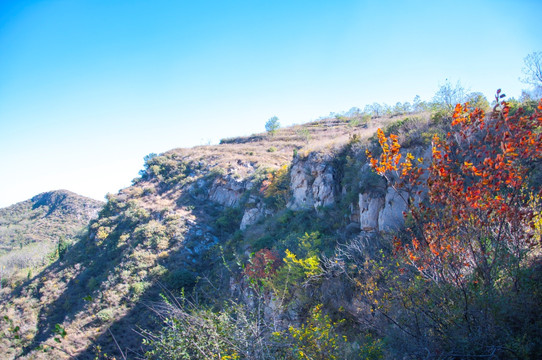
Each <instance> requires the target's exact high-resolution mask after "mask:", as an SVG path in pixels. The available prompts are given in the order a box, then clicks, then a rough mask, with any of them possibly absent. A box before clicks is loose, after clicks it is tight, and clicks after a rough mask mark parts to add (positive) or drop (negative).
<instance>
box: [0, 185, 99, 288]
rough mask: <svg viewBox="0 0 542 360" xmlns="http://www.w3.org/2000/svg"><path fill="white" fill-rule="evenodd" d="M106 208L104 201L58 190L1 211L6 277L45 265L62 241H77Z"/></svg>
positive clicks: (0, 251) (0, 257) (0, 261)
mask: <svg viewBox="0 0 542 360" xmlns="http://www.w3.org/2000/svg"><path fill="white" fill-rule="evenodd" d="M102 206H103V203H102V202H100V201H96V200H93V199H89V198H86V197H83V196H80V195H77V194H75V193H72V192H69V191H66V190H57V191H51V192H46V193H42V194H39V195H36V196H34V197H33V198H32V199H29V200H26V201H23V202H20V203H17V204H14V205H12V206H9V207H6V208H3V209H0V267H1V268H2V269H3V274H2V277H3V278H5V277H6V276H9V275H10V274H12V273H13V272H14V271H16V270H19V269H24V268H27V269H31V268H33V267H36V266H39V265H41V264H42V262H43V261H44V258H45V256H46V255H48V254H49V253H50V252H51V251H52V250H53V248H55V247H56V246H57V244H58V243H59V241H60V240H62V241H64V242H72V241H74V239H75V237H76V236H77V235H78V234H79V232H80V231H82V230H83V229H84V228H85V227H86V225H87V224H88V222H89V221H90V219H92V218H94V217H96V216H97V215H98V211H99V210H100V209H101V208H102Z"/></svg>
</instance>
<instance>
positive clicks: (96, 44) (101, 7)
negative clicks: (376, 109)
mask: <svg viewBox="0 0 542 360" xmlns="http://www.w3.org/2000/svg"><path fill="white" fill-rule="evenodd" d="M541 13H542V2H540V1H521V0H518V1H498V0H493V1H483V0H481V1H472V0H471V1H461V0H458V1H434V0H433V1H421V0H420V1H414V0H413V1H407V0H405V1H386V0H383V1H346V0H345V1H341V0H337V1H317V0H312V1H293V0H289V1H279V0H276V1H268V0H266V1H263V0H262V1H233V0H230V1H180V0H178V1H160V0H153V1H149V0H145V1H143V0H130V1H127V0H126V1H122V0H117V1H111V0H101V1H100V0H92V1H90V0H88V1H86V0H63V1H61V0H49V1H46V0H42V1H25V0H17V1H6V0H2V1H0V155H1V158H2V173H1V176H0V206H7V205H10V204H12V203H15V202H18V201H22V200H25V199H28V198H30V197H32V196H33V195H36V194H38V193H40V192H43V191H48V190H53V189H60V188H64V189H68V190H71V191H74V192H77V193H80V194H82V195H86V196H90V197H94V198H97V199H103V197H104V195H105V194H106V193H107V192H111V193H115V192H116V191H118V190H119V189H120V188H122V187H126V186H128V185H130V182H131V180H132V179H133V178H134V177H136V176H137V173H138V171H139V170H140V169H141V168H142V165H143V157H144V156H145V155H146V154H148V153H151V152H154V153H160V152H163V151H167V150H169V149H173V148H177V147H190V146H194V145H201V144H207V143H209V142H210V143H217V142H218V140H219V139H220V138H224V137H231V136H237V135H249V134H252V133H256V132H262V131H264V124H265V122H266V120H267V119H268V118H270V117H271V116H274V115H276V116H278V117H279V119H280V122H281V124H283V125H289V124H293V123H303V122H306V121H310V120H314V119H316V118H318V117H320V116H323V115H326V114H329V113H330V112H340V111H346V110H348V109H350V108H351V107H353V106H358V107H361V108H363V107H364V106H365V105H366V104H369V103H373V102H380V103H388V104H395V103H396V102H397V101H401V102H404V101H412V99H413V98H414V97H415V96H416V95H420V96H421V97H422V99H425V100H429V99H431V97H432V96H433V94H434V93H435V92H436V91H437V89H438V87H439V85H440V84H443V83H444V81H445V80H446V79H449V80H450V81H452V83H455V82H456V81H458V80H459V81H461V83H462V84H463V85H464V86H465V87H467V88H469V89H470V90H472V91H481V92H483V93H485V94H486V96H487V97H488V98H490V99H491V96H492V94H493V93H494V92H495V91H496V89H497V88H503V90H504V92H505V93H506V94H508V95H509V96H515V97H518V96H519V95H520V94H521V89H523V88H527V86H526V85H524V84H522V83H520V82H519V81H518V77H520V76H521V68H522V66H523V58H524V57H525V56H526V55H527V54H529V53H531V52H534V51H542V27H541V26H540V22H539V15H540V14H541Z"/></svg>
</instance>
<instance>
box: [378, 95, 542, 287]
mask: <svg viewBox="0 0 542 360" xmlns="http://www.w3.org/2000/svg"><path fill="white" fill-rule="evenodd" d="M540 110H542V102H541V103H540V105H539V109H538V111H537V112H536V113H534V114H532V115H530V116H524V115H523V114H522V112H521V111H519V112H517V113H515V114H514V115H510V114H509V111H510V108H509V106H508V104H507V103H506V102H502V103H501V105H500V107H495V109H494V110H493V111H492V112H491V113H490V114H488V115H487V116H486V114H485V113H484V111H483V110H481V109H478V108H476V109H472V108H471V107H469V105H468V104H465V105H463V106H461V105H457V106H456V107H455V111H454V114H453V121H452V124H451V125H452V128H451V131H450V132H448V134H447V136H446V137H445V138H444V139H441V138H440V137H439V136H438V135H435V136H434V138H433V144H432V159H431V162H430V163H429V164H427V165H426V167H424V166H423V162H424V161H423V159H418V160H415V159H414V157H413V156H412V155H411V154H409V153H407V154H406V155H405V156H403V154H401V152H400V149H401V146H400V145H399V143H398V141H397V137H396V136H395V135H393V134H392V135H390V137H389V138H387V137H386V136H385V135H384V133H383V132H382V131H381V130H379V131H378V138H379V142H380V145H381V147H382V150H383V153H382V155H381V156H380V158H379V159H375V158H372V157H371V160H370V161H371V165H372V167H373V168H374V169H375V170H376V171H377V172H378V173H379V174H380V175H384V176H388V177H389V176H390V175H391V174H393V173H395V174H396V175H397V177H398V178H400V179H401V180H400V181H399V182H397V183H396V186H397V187H398V188H401V189H402V190H405V189H406V190H408V191H409V192H410V199H409V204H410V209H409V210H410V211H411V214H412V216H413V218H414V219H415V220H416V224H417V226H418V227H419V228H418V229H417V230H419V231H418V232H417V234H416V236H414V238H413V239H412V244H407V245H406V246H404V247H403V246H402V245H401V244H397V247H398V248H402V249H404V250H405V251H406V253H407V254H408V256H409V259H410V261H411V263H412V264H413V265H414V266H416V268H417V269H418V270H419V271H420V272H421V273H422V274H423V275H424V276H426V277H427V278H430V279H432V280H434V281H436V282H439V281H451V282H453V283H454V284H457V285H460V284H462V283H463V282H464V280H463V279H464V278H465V275H466V274H469V273H471V274H476V275H477V276H479V277H480V280H481V281H482V282H483V283H484V285H485V286H486V288H488V289H489V288H491V287H493V286H494V285H495V281H496V278H497V275H498V274H499V273H500V272H501V271H511V270H512V269H513V267H510V266H509V265H515V266H518V265H519V263H520V262H521V261H522V260H523V258H524V256H525V254H526V253H527V252H528V251H529V249H531V248H532V247H533V246H535V245H537V243H538V242H539V241H540V239H533V236H532V231H531V229H532V227H533V226H534V225H533V217H534V214H535V209H533V208H532V207H530V206H529V199H530V198H531V192H532V191H534V192H536V193H537V194H538V196H539V195H540V189H530V188H529V187H528V186H527V185H528V180H529V174H530V173H529V171H530V169H531V168H532V166H533V164H535V163H536V162H540V160H541V159H542V134H541V132H540V127H541V126H542V113H541V112H540ZM369 155H370V154H369ZM422 186H426V187H427V188H428V190H429V193H428V197H429V198H428V204H424V203H423V202H422V203H419V204H418V203H416V202H414V201H413V199H414V195H415V194H414V193H413V192H414V191H415V189H420V188H421V187H422Z"/></svg>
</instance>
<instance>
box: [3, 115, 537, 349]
mask: <svg viewBox="0 0 542 360" xmlns="http://www.w3.org/2000/svg"><path fill="white" fill-rule="evenodd" d="M514 111H516V110H514ZM518 111H520V110H518ZM450 115H451V113H445V112H442V111H441V112H435V111H433V112H431V111H426V112H419V113H415V114H414V113H411V114H395V115H394V116H385V117H377V116H373V117H372V118H371V117H370V116H369V117H367V116H363V115H362V114H354V115H352V116H336V117H333V118H328V119H323V120H319V121H316V122H312V123H307V124H303V125H297V126H293V127H289V128H284V129H279V130H278V131H277V132H276V133H274V134H271V133H265V134H255V135H252V136H250V137H240V138H232V139H224V140H222V141H221V144H220V145H217V146H198V147H195V148H191V149H175V150H171V151H168V152H166V153H164V154H160V155H150V156H148V157H147V158H146V163H145V168H144V169H143V170H142V171H141V173H140V177H138V178H136V179H134V181H133V185H132V186H131V187H128V188H126V189H123V190H121V191H120V192H119V193H118V194H116V195H110V196H109V197H108V201H107V203H106V205H105V206H104V207H103V209H102V210H101V211H100V213H99V216H98V218H96V219H94V220H92V221H91V222H90V224H89V228H88V234H86V235H85V236H84V237H83V238H82V239H81V240H80V241H78V242H76V243H75V244H74V245H73V246H71V247H70V248H69V249H68V250H67V252H66V253H65V254H64V255H63V256H62V257H61V258H59V259H58V260H57V261H55V262H54V263H52V264H51V265H49V266H48V267H46V268H44V269H43V271H41V272H40V273H39V274H35V275H33V276H32V275H29V276H28V278H27V279H26V280H25V282H24V283H23V284H22V285H19V284H12V285H11V288H10V289H9V290H6V291H4V292H3V293H2V298H1V304H0V314H2V316H5V318H4V320H5V321H4V322H3V325H2V331H3V333H4V337H3V338H2V340H1V342H0V352H2V353H4V354H6V356H7V358H32V359H33V358H43V359H47V358H51V357H54V358H70V357H76V358H80V359H94V358H96V357H98V358H111V354H114V356H115V357H116V358H121V357H126V358H130V359H132V358H134V359H136V358H148V359H158V358H182V359H185V358H223V359H227V358H229V359H231V358H243V359H272V358H284V359H294V358H299V359H301V358H315V359H332V358H344V359H346V358H351V359H357V358H364V359H365V358H371V359H378V358H383V357H384V356H385V357H386V358H395V357H396V356H397V354H400V353H403V354H406V355H405V356H407V357H408V358H422V357H424V356H425V357H426V358H431V357H433V358H438V356H440V355H439V354H441V355H442V354H444V355H443V357H442V358H461V357H462V356H461V355H457V354H467V353H468V354H472V355H475V356H483V355H487V354H488V353H491V352H492V351H493V354H498V355H496V356H501V355H502V354H505V353H506V351H505V350H502V348H507V349H508V348H510V351H512V352H514V353H520V352H522V354H534V356H536V354H540V353H541V348H540V343H539V342H538V343H537V342H536V341H537V340H536V338H537V333H538V332H539V328H538V324H541V323H542V322H541V319H540V315H537V314H539V310H540V308H541V307H540V305H541V304H540V299H539V298H537V296H536V295H533V294H538V291H540V286H539V284H538V285H537V282H538V280H539V279H540V271H539V270H538V269H539V268H538V267H537V266H538V265H537V264H538V262H537V261H538V260H536V256H537V255H536V254H537V251H538V250H537V249H538V248H537V247H536V246H535V247H534V248H533V249H531V250H527V248H525V249H524V248H523V247H521V249H520V250H521V251H519V250H518V251H519V252H521V254H522V261H521V262H520V263H517V264H516V265H517V269H518V272H517V273H515V274H516V275H517V276H519V277H516V278H514V279H519V280H520V282H524V283H525V284H526V285H525V287H522V286H523V285H518V290H517V292H516V293H514V292H509V291H507V289H508V286H509V284H510V282H509V279H508V278H507V277H506V276H505V275H503V274H504V273H500V274H501V275H500V278H499V279H500V280H499V282H498V284H499V285H498V286H497V287H496V289H497V288H498V292H499V296H500V297H499V300H500V301H499V302H498V303H499V304H500V305H499V306H501V307H500V308H498V309H494V310H492V311H491V312H485V310H484V309H485V308H484V305H483V304H482V303H483V301H488V300H487V299H488V297H489V296H495V295H491V294H490V293H488V292H484V293H483V296H482V295H480V294H479V293H478V289H479V288H480V287H478V285H473V284H478V281H479V278H477V276H478V275H477V272H470V271H469V270H462V274H463V275H461V276H462V277H465V279H467V278H468V279H469V280H468V281H472V283H468V284H467V285H461V286H460V290H461V291H459V290H458V291H456V290H455V289H456V288H455V287H454V286H455V285H453V284H451V283H447V282H446V281H444V280H442V281H437V282H433V281H431V280H430V279H431V278H430V277H426V274H428V273H427V270H424V268H423V267H422V270H420V268H419V266H418V263H416V257H415V256H414V257H413V259H415V260H412V261H411V262H408V258H407V259H404V258H403V257H400V256H399V255H398V253H397V249H398V248H397V247H396V244H397V243H398V241H404V246H405V247H406V248H407V249H409V245H408V244H411V243H414V242H413V241H416V239H415V236H416V234H418V232H419V231H424V230H423V229H425V228H424V227H421V228H416V227H415V225H416V219H417V218H415V217H413V215H411V214H414V216H415V215H416V214H417V213H416V211H413V210H412V209H413V206H417V204H423V203H424V201H427V200H424V199H426V198H427V197H430V196H432V195H431V192H430V191H428V190H427V189H426V188H423V187H421V186H420V187H416V188H412V189H411V190H415V191H416V195H414V196H412V197H410V195H409V196H406V198H405V194H406V191H407V190H408V189H407V188H399V189H398V188H397V186H396V185H397V184H400V182H398V180H397V178H394V177H389V176H388V177H385V176H379V175H377V174H376V173H374V172H373V171H372V170H371V167H370V166H369V159H368V157H367V153H366V150H370V152H371V153H372V154H374V156H378V155H380V154H381V153H382V154H383V155H386V154H387V153H386V151H387V150H386V149H381V148H380V146H379V142H378V141H379V139H378V138H377V136H376V135H375V132H376V130H377V128H382V129H384V132H383V133H382V134H381V135H379V136H389V134H390V133H395V134H398V137H397V139H398V141H399V142H400V143H401V144H402V148H401V151H403V153H404V154H405V155H404V158H406V159H409V157H407V156H406V152H405V151H408V152H409V153H410V154H412V155H411V156H412V158H413V159H415V158H418V159H421V158H422V157H423V158H431V156H432V154H434V151H433V152H432V151H431V143H432V142H433V143H434V141H435V139H436V138H437V137H435V135H436V136H438V135H439V134H440V135H441V136H443V135H442V134H446V133H447V132H450V131H452V128H451V125H450V123H451V121H452V119H451V117H450ZM537 116H538V117H536V116H535V117H534V118H535V119H539V120H538V121H540V122H542V117H540V115H537ZM538 126H540V125H538ZM444 136H445V135H444ZM380 140H382V138H380ZM537 146H540V145H537ZM392 149H395V148H394V147H392ZM420 162H422V161H420ZM533 164H534V163H533ZM426 166H428V165H426ZM537 166H539V165H533V166H532V167H531V171H534V170H533V169H535V170H536V169H538V168H537ZM531 186H533V189H535V190H536V191H538V193H537V192H533V194H538V195H534V196H535V198H536V196H538V199H539V196H540V195H539V188H537V186H539V184H538V185H537V184H531ZM533 191H534V190H533ZM405 200H408V201H405ZM537 201H539V200H535V201H531V202H530V203H529V204H528V205H529V208H532V209H533V212H532V214H534V215H536V214H539V206H540V205H539V204H540V203H539V202H537ZM46 202H47V203H48V204H49V205H48V208H47V209H48V210H46V209H45V208H44V210H43V211H45V214H47V213H48V212H49V211H52V212H55V211H57V208H58V207H55V206H52V205H51V204H50V201H46ZM40 203H41V202H40V201H36V202H35V203H34V205H30V204H29V205H27V206H30V207H32V206H36V207H38V208H39V207H40V206H39V205H35V204H40ZM55 203H56V202H55ZM60 208H63V207H62V206H60ZM523 208H524V209H525V206H524V207H523ZM411 211H413V212H411ZM536 211H538V212H536ZM527 212H528V211H527V210H525V214H526V215H525V216H527V215H528V214H527ZM12 213H15V210H12ZM40 214H42V215H40V216H43V214H44V213H40ZM529 214H530V213H529ZM407 215H410V217H409V216H407ZM534 215H533V217H531V219H533V218H536V217H535V216H534ZM405 216H406V217H405ZM536 216H539V215H536ZM405 229H409V230H408V231H406V230H405ZM518 229H519V228H516V229H515V230H516V232H517V231H519V232H522V231H523V230H518ZM538 231H539V230H538ZM410 235H412V236H414V240H412V239H413V238H412V237H410V238H409V236H410ZM538 237H539V234H538ZM536 241H540V240H539V239H538V240H536V239H535V242H536ZM10 246H12V245H10ZM487 246H489V245H487ZM450 249H451V248H450ZM450 251H451V250H450ZM533 251H534V252H533ZM420 256H421V255H420ZM508 259H510V256H509V257H508ZM431 266H433V265H431ZM499 269H500V268H499ZM520 273H521V274H527V275H525V276H524V275H521V276H520V275H518V274H520ZM516 275H514V276H516ZM512 283H513V282H512ZM434 284H436V285H435V286H433V285H434ZM461 284H463V283H461ZM517 284H518V283H516V285H517ZM463 286H465V287H463ZM510 286H511V285H510ZM495 291H497V290H495ZM505 294H516V295H517V296H516V295H506V296H510V297H509V298H506V297H505ZM463 295H464V297H462V296H463ZM466 296H468V300H466V301H467V303H465V304H466V305H465V306H467V307H471V308H472V309H473V310H471V309H470V308H469V309H467V310H465V311H466V312H462V311H463V307H462V306H463V305H459V306H458V305H457V304H464V303H462V302H461V301H462V299H465V297H466ZM492 299H495V298H492ZM501 301H502V302H501ZM506 304H512V305H509V306H512V307H513V309H514V310H518V312H517V314H515V315H514V316H512V315H510V317H508V318H503V317H499V316H500V315H499V316H494V315H492V314H494V313H496V312H498V311H502V310H503V309H506V306H508V305H506ZM495 306H497V305H495ZM439 309H440V310H442V309H444V310H443V311H440V310H439ZM481 309H482V310H483V311H482V310H481ZM519 309H522V310H521V311H519ZM508 310H510V308H508ZM494 311H496V312H494ZM463 315H465V316H463ZM482 315H483V316H482ZM463 319H467V320H466V323H464V322H463ZM493 321H498V322H500V323H498V324H500V325H494V324H495V323H494V322H493ZM474 327H476V329H473V328H474ZM502 327H504V328H506V329H508V330H510V331H507V332H505V334H504V335H503V334H502V333H501V334H499V333H498V329H500V328H502ZM488 329H489V330H488ZM512 329H522V330H517V331H516V330H512ZM537 329H538V330H537ZM486 330H487V331H486ZM493 331H495V333H493ZM526 332H530V334H529V335H527V333H526ZM474 333H476V334H477V335H476V336H478V337H477V338H476V339H477V340H475V341H473V342H469V341H467V340H466V339H469V337H472V338H473V339H474V335H473V334H474ZM486 333H487V334H491V336H490V337H487V336H486V335H484V334H486ZM469 334H470V335H469ZM448 335H449V336H448ZM484 336H486V337H484ZM488 336H489V335H488ZM533 339H534V340H533ZM491 341H493V342H494V344H498V345H496V346H498V347H496V348H491V347H490V346H492V345H491ZM292 349H293V350H292ZM457 351H461V353H457ZM454 352H455V354H456V355H453V354H454ZM428 353H429V354H430V355H431V356H429V355H427V354H428ZM107 354H109V355H107ZM529 356H531V355H529ZM503 358H504V356H503ZM532 358H535V357H532Z"/></svg>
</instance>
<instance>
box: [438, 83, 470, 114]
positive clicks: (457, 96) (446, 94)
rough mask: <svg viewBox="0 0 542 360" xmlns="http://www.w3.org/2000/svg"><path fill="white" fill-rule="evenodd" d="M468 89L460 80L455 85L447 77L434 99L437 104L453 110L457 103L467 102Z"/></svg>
mask: <svg viewBox="0 0 542 360" xmlns="http://www.w3.org/2000/svg"><path fill="white" fill-rule="evenodd" d="M465 100H466V90H465V88H464V87H463V86H462V85H461V83H460V82H459V81H458V82H457V83H456V84H455V86H454V85H452V84H451V83H450V81H448V79H446V82H445V83H444V85H442V86H441V87H440V88H439V89H438V90H437V92H436V93H435V96H434V97H433V101H434V102H435V104H436V105H437V106H440V107H442V108H444V109H445V110H449V111H452V110H453V109H454V107H455V105H456V104H460V103H463V102H465Z"/></svg>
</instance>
